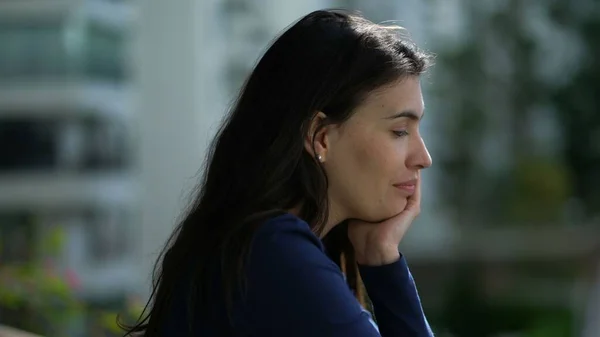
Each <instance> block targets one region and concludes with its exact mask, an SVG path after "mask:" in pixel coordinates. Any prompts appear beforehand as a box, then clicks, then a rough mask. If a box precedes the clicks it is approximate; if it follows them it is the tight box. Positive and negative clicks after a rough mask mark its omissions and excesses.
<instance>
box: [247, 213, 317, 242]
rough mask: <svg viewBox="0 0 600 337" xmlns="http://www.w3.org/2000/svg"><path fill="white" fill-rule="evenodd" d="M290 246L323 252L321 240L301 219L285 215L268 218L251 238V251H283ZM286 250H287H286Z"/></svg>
mask: <svg viewBox="0 0 600 337" xmlns="http://www.w3.org/2000/svg"><path fill="white" fill-rule="evenodd" d="M290 245H292V246H297V245H300V246H303V247H306V246H308V247H310V246H312V247H314V248H317V249H318V250H320V251H324V247H323V244H322V242H321V240H320V239H319V238H318V237H317V236H316V235H315V234H314V233H313V232H312V230H311V228H310V226H309V225H308V224H307V223H306V222H305V221H304V220H302V219H300V218H298V217H296V216H294V215H292V214H289V213H285V214H282V215H278V216H276V217H273V218H270V219H268V220H267V221H265V222H264V223H263V224H262V225H261V226H259V227H258V229H257V230H256V232H255V234H254V238H253V244H252V246H253V250H254V249H261V248H268V249H275V250H278V249H284V248H290ZM286 250H287V249H286Z"/></svg>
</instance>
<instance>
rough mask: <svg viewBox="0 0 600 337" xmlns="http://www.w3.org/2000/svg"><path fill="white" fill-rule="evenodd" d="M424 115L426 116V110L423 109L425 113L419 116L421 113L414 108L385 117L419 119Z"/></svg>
mask: <svg viewBox="0 0 600 337" xmlns="http://www.w3.org/2000/svg"><path fill="white" fill-rule="evenodd" d="M424 116H425V111H423V114H422V115H421V117H419V115H418V114H417V113H416V112H415V111H414V110H405V111H402V112H399V113H396V114H393V115H391V116H388V117H385V119H396V118H408V119H411V120H413V121H419V120H421V119H422V118H423V117H424Z"/></svg>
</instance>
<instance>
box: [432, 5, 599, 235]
mask: <svg viewBox="0 0 600 337" xmlns="http://www.w3.org/2000/svg"><path fill="white" fill-rule="evenodd" d="M592 2H593V1H591V0H582V1H578V2H572V1H567V0H554V1H552V2H551V6H552V7H551V10H547V8H546V7H547V5H546V4H544V3H540V2H535V1H534V2H524V1H518V0H510V1H507V2H466V1H464V2H462V6H463V8H462V10H463V11H464V19H465V21H466V22H465V23H464V25H465V26H467V27H469V29H468V31H465V32H464V36H463V38H462V42H461V43H458V44H454V45H448V47H447V48H446V49H443V50H439V51H438V59H437V63H438V67H437V68H436V71H437V72H438V76H437V78H436V87H435V88H434V91H435V92H436V98H437V99H438V101H439V107H440V112H441V113H440V114H439V117H440V118H438V119H437V121H438V122H439V123H440V125H439V130H441V133H442V137H441V139H443V140H444V144H445V146H446V147H447V148H445V151H443V152H439V153H437V154H436V157H437V158H436V159H438V162H439V163H441V166H442V167H443V174H444V175H445V179H441V181H442V183H443V184H446V186H442V188H441V191H442V193H444V196H443V198H444V200H445V202H446V205H447V207H448V210H449V211H450V214H454V215H455V221H456V222H457V223H459V224H463V225H464V224H477V225H479V224H482V223H484V224H494V223H498V224H501V225H507V224H511V225H518V224H527V225H530V224H536V223H539V224H548V223H552V222H559V221H562V218H563V217H562V215H563V214H564V210H565V207H566V205H567V202H568V201H569V200H570V199H571V197H572V196H573V197H575V198H577V199H579V200H581V202H582V203H583V204H584V205H585V206H586V210H587V213H588V214H587V216H592V214H591V213H592V212H594V211H596V212H597V211H598V209H599V208H600V207H599V206H600V190H599V189H598V188H594V187H595V186H600V114H597V113H595V108H596V106H597V105H598V103H599V102H598V96H597V91H598V89H597V87H598V83H600V67H598V65H599V64H598V63H599V62H600V59H599V58H598V57H594V56H593V55H598V52H599V51H600V50H599V49H600V38H599V36H600V34H599V32H600V15H598V14H600V13H598V9H597V7H598V6H597V5H596V6H595V5H593V4H592ZM586 6H587V7H586ZM585 8H594V11H595V13H596V15H591V14H590V10H585ZM594 11H592V12H594ZM532 14H533V15H532ZM540 27H541V28H540ZM540 30H541V31H546V32H551V31H555V30H558V31H559V32H560V31H561V30H568V31H569V34H571V36H573V39H576V40H577V41H579V42H580V44H581V45H583V46H584V47H585V48H586V49H585V50H586V52H585V53H582V54H581V55H578V54H574V56H573V57H579V58H580V59H578V60H576V61H572V62H571V64H578V65H579V66H578V67H577V68H574V69H573V68H569V67H566V66H562V65H561V64H560V63H558V64H555V65H554V66H553V67H551V68H548V67H546V69H541V68H543V67H542V66H543V65H545V64H547V63H548V62H547V60H545V58H548V57H549V56H550V55H548V53H547V52H546V51H547V50H548V45H551V46H552V48H551V49H550V51H551V52H555V53H560V49H561V48H569V45H564V46H563V45H559V44H557V43H556V41H555V39H554V38H553V36H552V35H551V34H546V35H545V36H541V35H540V33H539V31H540ZM575 42H576V41H573V43H575ZM559 56H560V55H559ZM555 58H556V57H555ZM558 59H559V60H560V57H558ZM540 69H541V70H540ZM569 72H574V73H573V74H570V75H569ZM547 73H550V75H554V76H555V77H556V76H558V77H560V76H563V77H564V78H565V80H563V81H561V82H559V81H553V80H552V78H554V77H552V76H550V75H549V74H547ZM540 110H541V112H540ZM436 117H437V116H436ZM546 124H551V125H556V127H555V128H554V129H553V128H548V127H547V126H546ZM557 135H564V138H563V139H559V143H562V144H554V143H551V142H549V141H548V140H547V139H548V138H557ZM559 137H560V136H559ZM561 145H562V146H561ZM571 221H572V220H571Z"/></svg>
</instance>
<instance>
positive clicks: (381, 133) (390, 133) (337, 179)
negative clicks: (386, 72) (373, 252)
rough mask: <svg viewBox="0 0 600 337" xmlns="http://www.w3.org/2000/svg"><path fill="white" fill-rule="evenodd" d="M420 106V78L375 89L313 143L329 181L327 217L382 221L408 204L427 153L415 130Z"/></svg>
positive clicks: (424, 165) (420, 111) (421, 104)
mask: <svg viewBox="0 0 600 337" xmlns="http://www.w3.org/2000/svg"><path fill="white" fill-rule="evenodd" d="M423 112H424V106H423V96H422V93H421V86H420V81H419V78H418V77H409V78H406V79H404V80H402V81H399V82H397V83H395V84H393V85H391V86H388V87H385V88H382V89H380V90H377V91H376V92H373V93H372V94H371V95H370V96H369V97H367V99H366V100H365V101H364V102H363V103H362V104H361V105H360V106H358V107H357V108H356V110H355V111H354V114H353V115H352V117H350V118H349V119H348V120H347V121H346V122H344V123H343V124H341V125H332V126H329V127H327V128H326V130H325V131H323V134H322V137H321V138H320V140H321V142H320V143H319V144H318V145H317V146H316V147H315V149H316V151H317V154H320V155H321V158H322V162H323V166H324V168H325V172H326V173H327V177H328V179H329V191H328V194H329V200H330V205H331V212H332V214H330V219H331V220H332V221H342V220H345V219H348V218H354V219H361V220H364V221H371V222H376V221H381V220H384V219H387V218H390V217H392V216H394V215H396V214H398V213H400V212H401V211H402V210H404V207H405V206H406V202H407V198H408V197H409V196H411V195H412V194H413V192H414V186H415V183H416V179H417V175H418V172H419V170H421V169H423V168H427V167H429V166H431V156H430V155H429V152H428V151H427V148H426V147H425V144H424V142H423V139H422V138H421V135H420V133H419V121H420V120H421V118H422V117H423Z"/></svg>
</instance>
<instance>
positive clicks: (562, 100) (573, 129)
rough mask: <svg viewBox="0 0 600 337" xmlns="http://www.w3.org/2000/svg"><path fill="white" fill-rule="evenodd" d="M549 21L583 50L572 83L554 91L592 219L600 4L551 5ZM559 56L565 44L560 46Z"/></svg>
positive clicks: (598, 139) (599, 160)
mask: <svg viewBox="0 0 600 337" xmlns="http://www.w3.org/2000/svg"><path fill="white" fill-rule="evenodd" d="M549 6H550V17H551V18H552V20H553V21H554V23H555V24H556V25H558V26H559V27H560V28H561V29H563V30H567V31H569V32H570V33H571V36H572V38H573V39H577V40H579V41H580V43H581V44H582V45H583V51H584V52H583V53H582V54H581V55H580V59H579V60H578V62H577V64H578V67H577V68H576V70H575V73H574V74H573V75H572V77H571V80H570V81H568V82H566V83H564V84H562V85H560V86H558V87H557V88H555V89H554V90H553V91H552V92H551V101H552V104H554V105H555V106H556V108H557V111H558V112H559V114H558V116H559V118H560V123H561V125H562V126H563V128H564V130H563V131H564V133H563V134H564V150H563V155H564V157H565V158H566V159H567V163H568V165H569V167H570V169H571V171H572V173H573V183H574V188H575V194H576V195H577V196H578V198H580V200H581V201H582V203H583V205H584V207H585V212H586V213H587V216H590V217H591V216H598V215H600V188H598V187H600V113H598V107H599V106H600V95H598V93H599V92H600V4H599V3H598V1H595V0H579V1H566V0H564V1H557V0H555V1H552V2H551V3H550V4H549ZM554 47H555V52H560V49H561V48H563V46H561V45H558V44H557V45H555V46H554Z"/></svg>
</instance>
